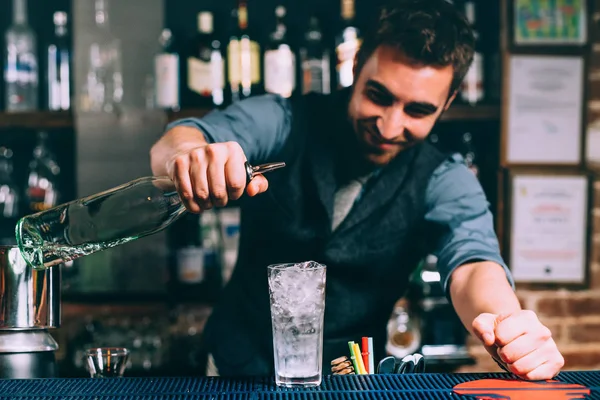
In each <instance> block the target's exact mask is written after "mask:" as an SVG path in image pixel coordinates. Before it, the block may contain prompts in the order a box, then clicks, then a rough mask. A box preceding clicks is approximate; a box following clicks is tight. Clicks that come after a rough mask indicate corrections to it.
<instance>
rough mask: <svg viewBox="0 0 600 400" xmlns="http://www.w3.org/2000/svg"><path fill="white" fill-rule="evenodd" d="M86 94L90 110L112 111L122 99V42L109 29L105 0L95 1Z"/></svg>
mask: <svg viewBox="0 0 600 400" xmlns="http://www.w3.org/2000/svg"><path fill="white" fill-rule="evenodd" d="M95 9H96V12H95V22H96V27H95V30H94V31H93V34H92V35H93V38H94V41H93V43H92V44H91V46H90V50H89V51H90V52H89V69H88V73H87V87H86V89H87V96H88V101H89V108H90V110H91V111H104V112H113V111H115V108H116V107H117V106H118V105H119V104H120V103H121V100H122V98H123V76H122V69H121V68H122V65H121V43H120V41H119V40H118V39H117V38H115V37H114V36H113V34H112V32H111V31H110V26H109V13H108V4H107V0H96V2H95Z"/></svg>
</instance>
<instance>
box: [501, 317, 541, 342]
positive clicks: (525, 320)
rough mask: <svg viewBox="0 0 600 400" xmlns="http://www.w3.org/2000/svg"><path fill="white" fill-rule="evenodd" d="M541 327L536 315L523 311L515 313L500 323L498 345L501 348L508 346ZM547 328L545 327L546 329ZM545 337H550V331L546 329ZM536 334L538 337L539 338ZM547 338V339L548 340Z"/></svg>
mask: <svg viewBox="0 0 600 400" xmlns="http://www.w3.org/2000/svg"><path fill="white" fill-rule="evenodd" d="M539 325H541V324H540V323H539V320H538V318H537V316H536V315H535V313H534V312H533V311H529V310H522V311H520V312H518V313H515V314H513V315H511V316H509V317H507V318H506V319H504V320H502V321H500V322H499V323H498V325H497V326H496V332H495V333H496V344H497V345H499V346H506V345H508V344H509V343H511V342H512V341H513V340H515V339H517V338H518V337H519V336H521V335H524V334H525V333H527V331H528V330H530V329H532V328H533V327H535V328H536V329H537V328H538V326H539ZM544 328H545V327H544ZM545 330H546V331H545V332H541V333H544V334H545V336H547V337H549V336H550V331H549V330H548V328H545ZM538 333H540V332H536V336H539V335H538ZM547 337H546V338H547Z"/></svg>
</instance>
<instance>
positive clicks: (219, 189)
mask: <svg viewBox="0 0 600 400" xmlns="http://www.w3.org/2000/svg"><path fill="white" fill-rule="evenodd" d="M226 151H227V149H225V148H223V147H218V146H207V147H206V158H207V164H208V168H207V171H206V176H207V179H208V190H209V195H210V200H211V202H212V204H213V205H214V206H216V207H224V206H225V205H227V202H228V200H229V197H228V195H227V183H226V180H225V164H226V162H227V159H228V154H227V153H226Z"/></svg>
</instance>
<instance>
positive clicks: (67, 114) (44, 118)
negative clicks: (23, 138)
mask: <svg viewBox="0 0 600 400" xmlns="http://www.w3.org/2000/svg"><path fill="white" fill-rule="evenodd" d="M73 125H74V123H73V114H72V113H71V111H26V112H1V113H0V129H10V128H14V129H23V128H26V129H53V128H70V127H72V126H73Z"/></svg>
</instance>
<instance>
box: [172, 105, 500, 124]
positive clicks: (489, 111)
mask: <svg viewBox="0 0 600 400" xmlns="http://www.w3.org/2000/svg"><path fill="white" fill-rule="evenodd" d="M211 111H212V109H211V108H189V109H182V110H180V111H168V112H167V120H168V121H169V122H173V121H175V120H178V119H182V118H190V117H196V118H201V117H203V116H204V115H206V114H208V113H209V112H211ZM500 115H501V112H500V106H499V105H491V104H490V105H487V104H486V105H477V106H470V105H465V104H455V105H452V106H451V107H450V108H449V109H448V111H446V112H445V113H444V114H442V118H441V120H442V121H490V120H499V119H500Z"/></svg>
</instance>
